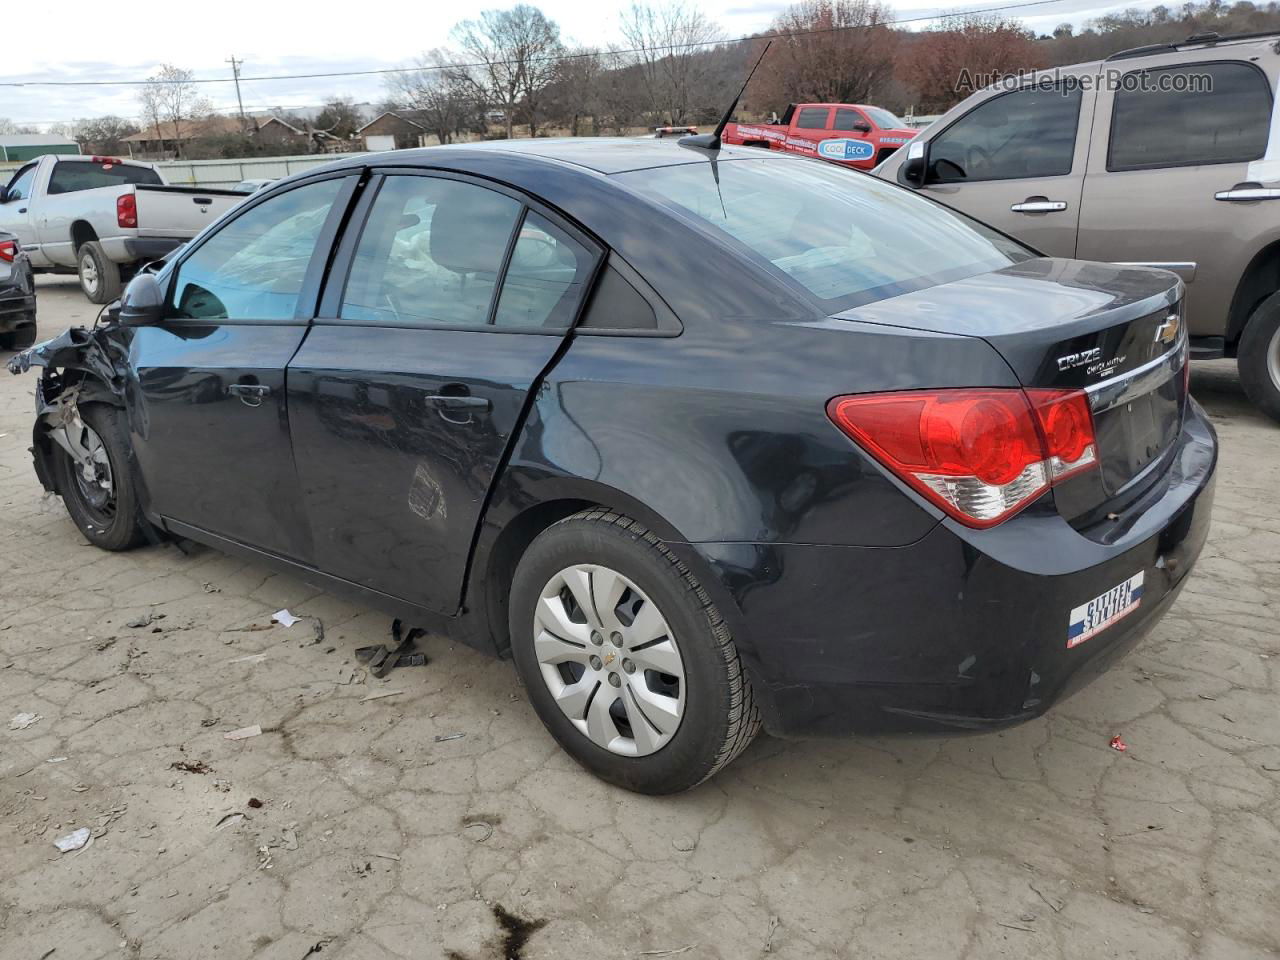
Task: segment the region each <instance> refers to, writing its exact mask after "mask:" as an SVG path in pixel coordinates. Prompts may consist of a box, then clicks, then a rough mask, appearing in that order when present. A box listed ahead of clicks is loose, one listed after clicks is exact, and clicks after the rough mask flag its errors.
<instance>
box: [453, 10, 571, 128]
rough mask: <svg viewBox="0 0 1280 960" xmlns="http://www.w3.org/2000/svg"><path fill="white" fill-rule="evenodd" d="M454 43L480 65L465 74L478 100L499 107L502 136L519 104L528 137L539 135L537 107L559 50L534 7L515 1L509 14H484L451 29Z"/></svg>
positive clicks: (556, 34) (554, 32) (553, 31)
mask: <svg viewBox="0 0 1280 960" xmlns="http://www.w3.org/2000/svg"><path fill="white" fill-rule="evenodd" d="M453 38H454V42H455V43H457V45H458V46H459V47H460V48H461V49H462V52H463V54H464V56H465V57H467V58H468V59H470V60H474V61H477V62H478V63H479V66H478V67H476V68H474V69H473V70H471V71H468V72H467V74H466V79H467V81H468V82H469V83H470V84H471V85H472V86H473V87H474V88H475V92H476V94H477V98H478V99H482V100H484V101H485V102H486V103H487V104H488V105H490V106H494V107H501V108H502V110H503V113H504V114H505V115H506V116H505V122H506V128H507V136H508V137H510V136H512V133H513V127H514V124H515V112H516V109H517V107H519V106H520V103H521V100H522V99H523V101H524V107H525V109H526V111H527V113H528V117H529V134H530V136H536V135H537V132H538V106H539V103H540V100H541V97H542V93H543V91H545V90H546V88H547V86H548V85H549V84H550V83H551V80H552V77H553V76H554V73H555V65H556V61H557V60H558V59H559V58H560V56H561V54H562V53H563V51H564V44H563V43H562V42H561V40H560V28H559V27H558V26H556V24H555V22H554V21H551V20H548V19H547V18H546V17H545V16H544V15H543V13H542V11H541V10H539V9H538V8H537V7H532V6H529V5H528V4H524V3H520V4H517V5H516V6H514V7H512V8H511V9H510V10H485V11H484V12H482V13H481V14H480V17H479V19H476V20H464V21H463V22H462V23H460V24H458V25H457V26H456V27H454V28H453Z"/></svg>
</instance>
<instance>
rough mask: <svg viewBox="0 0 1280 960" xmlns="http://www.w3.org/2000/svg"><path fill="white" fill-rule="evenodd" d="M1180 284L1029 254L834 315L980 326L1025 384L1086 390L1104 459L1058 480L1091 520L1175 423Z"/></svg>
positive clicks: (1134, 487)
mask: <svg viewBox="0 0 1280 960" xmlns="http://www.w3.org/2000/svg"><path fill="white" fill-rule="evenodd" d="M1182 293H1183V287H1182V282H1181V281H1180V280H1179V279H1178V278H1177V277H1176V276H1175V275H1173V274H1171V273H1167V272H1165V271H1163V270H1151V269H1146V268H1142V267H1121V266H1115V265H1112V264H1105V263H1091V262H1087V261H1080V260H1059V259H1053V258H1036V259H1033V260H1027V261H1024V262H1022V263H1018V264H1014V265H1012V266H1009V267H1006V268H1004V269H1002V270H997V271H994V272H991V273H985V274H980V275H978V276H975V277H969V278H967V279H964V280H958V281H955V282H954V283H947V284H940V285H938V286H935V287H930V288H928V289H925V290H920V291H917V292H915V293H910V294H905V295H903V296H900V297H893V298H890V299H887V300H881V301H879V302H877V303H873V304H868V305H866V306H863V307H857V308H855V309H853V310H848V311H845V312H844V313H842V314H839V316H840V317H841V318H842V319H849V320H859V321H862V322H869V323H878V324H883V325H886V326H897V327H906V328H909V329H913V330H927V331H932V332H937V333H947V334H953V335H963V336H972V337H980V338H981V339H983V340H985V341H987V342H988V343H990V344H991V346H992V347H994V348H995V349H996V351H998V352H999V353H1000V355H1001V356H1002V357H1003V358H1004V360H1005V362H1006V363H1008V364H1009V366H1010V368H1011V369H1012V370H1013V372H1014V374H1015V375H1016V376H1017V378H1018V380H1019V382H1021V383H1022V384H1023V385H1024V386H1028V387H1057V388H1063V389H1083V390H1085V391H1087V392H1088V394H1089V399H1090V406H1091V408H1092V410H1093V417H1094V427H1095V431H1096V434H1097V446H1098V451H1097V452H1098V457H1099V460H1100V463H1101V469H1099V470H1091V471H1088V472H1086V473H1082V474H1079V475H1077V476H1076V477H1073V478H1071V479H1069V480H1067V481H1066V482H1064V483H1063V484H1062V485H1061V486H1059V487H1057V488H1055V491H1054V496H1055V499H1056V501H1057V504H1058V509H1059V511H1060V512H1061V513H1062V515H1063V516H1065V517H1067V518H1068V519H1069V520H1072V521H1078V522H1080V523H1087V522H1091V521H1092V520H1094V519H1097V518H1099V516H1100V515H1101V514H1105V513H1106V512H1108V511H1109V510H1112V509H1119V507H1120V505H1121V504H1124V503H1127V502H1129V501H1131V500H1132V499H1134V498H1135V497H1136V496H1137V495H1138V494H1140V493H1141V492H1142V490H1144V489H1145V488H1146V486H1147V485H1148V482H1149V481H1150V480H1153V479H1155V477H1157V476H1159V474H1160V473H1161V472H1162V466H1161V465H1162V463H1163V461H1164V460H1165V459H1166V458H1165V456H1164V455H1165V454H1166V453H1168V452H1169V450H1170V449H1171V448H1172V446H1173V444H1174V441H1175V440H1176V439H1177V437H1178V434H1179V433H1180V432H1181V429H1182V417H1183V412H1184V409H1185V404H1186V395H1187V393H1186V379H1185V376H1184V371H1185V365H1186V363H1187V338H1186V332H1185V329H1184V327H1185V324H1184V323H1183V322H1182V317H1181V309H1182ZM974 386H987V384H974Z"/></svg>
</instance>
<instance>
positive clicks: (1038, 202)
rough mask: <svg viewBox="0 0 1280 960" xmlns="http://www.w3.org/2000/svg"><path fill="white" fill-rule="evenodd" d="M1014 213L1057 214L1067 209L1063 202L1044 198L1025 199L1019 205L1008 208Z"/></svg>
mask: <svg viewBox="0 0 1280 960" xmlns="http://www.w3.org/2000/svg"><path fill="white" fill-rule="evenodd" d="M1009 209H1010V210H1012V211H1013V212H1014V213H1058V212H1060V211H1062V210H1065V209H1067V204H1066V201H1065V200H1047V199H1045V198H1044V197H1027V199H1025V200H1023V201H1022V202H1021V203H1015V204H1013V205H1012V206H1010V207H1009Z"/></svg>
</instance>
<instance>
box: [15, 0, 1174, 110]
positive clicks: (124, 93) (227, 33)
mask: <svg viewBox="0 0 1280 960" xmlns="http://www.w3.org/2000/svg"><path fill="white" fill-rule="evenodd" d="M512 2H514V0H512ZM532 2H534V3H536V5H537V6H539V7H540V8H541V9H542V11H543V12H544V13H545V14H546V15H547V16H548V17H550V18H551V19H553V20H555V21H556V22H557V23H558V24H559V25H560V29H561V34H562V36H563V37H564V38H565V39H566V40H567V41H570V42H576V43H585V44H593V45H605V44H608V43H611V42H619V41H620V37H619V36H618V17H619V14H620V12H621V11H622V10H623V9H625V7H626V6H627V5H628V3H629V0H532ZM689 2H692V3H696V5H697V6H699V7H700V8H701V9H702V10H703V11H704V12H705V13H706V14H707V15H708V16H710V17H711V18H712V19H713V20H715V21H716V22H717V23H719V24H720V25H721V26H722V28H723V29H724V30H725V32H726V34H727V35H729V36H732V37H736V36H742V35H744V34H748V33H751V32H754V31H761V30H765V29H767V28H768V26H769V24H770V22H771V21H772V20H773V18H774V16H776V15H777V13H778V12H779V11H780V10H782V9H783V8H785V7H786V6H787V3H786V2H785V0H689ZM1011 2H1016V0H988V2H983V0H977V2H975V3H971V4H968V5H961V4H958V3H952V4H949V5H947V6H944V7H938V6H924V5H922V4H920V3H918V2H912V0H904V2H901V3H893V2H892V0H890V5H891V6H892V8H893V9H894V11H895V17H896V18H915V17H926V16H933V15H936V14H939V13H942V12H959V11H964V10H973V9H981V8H983V7H987V6H997V5H1003V4H1005V3H1011ZM508 5H510V4H509V3H507V2H505V0H487V2H486V0H454V2H452V3H450V4H448V5H447V6H446V5H445V4H443V3H429V4H412V3H404V2H403V0H399V2H397V0H363V2H361V3H360V4H358V5H353V4H351V3H350V2H349V0H308V2H307V3H306V4H305V5H302V4H297V3H284V2H282V0H220V2H218V3H217V4H183V5H182V6H181V7H176V8H175V7H174V6H167V7H155V8H152V10H153V11H154V12H152V13H149V14H142V15H134V16H131V17H125V16H121V17H119V18H109V17H108V16H106V15H105V13H104V11H105V10H107V9H110V6H109V5H108V6H106V7H104V6H103V4H102V3H101V0H61V2H60V3H59V4H58V5H57V8H56V9H57V23H58V24H59V26H58V27H54V26H48V27H42V26H41V25H40V18H39V17H38V16H34V17H29V18H26V19H25V22H26V24H27V26H26V27H25V28H24V30H23V32H22V37H21V42H20V43H19V42H15V41H16V40H17V39H18V38H17V36H16V35H15V36H12V37H10V38H9V39H8V41H6V42H5V44H4V47H5V54H4V58H3V60H0V83H6V82H8V83H12V82H15V81H31V80H95V81H104V80H110V81H115V80H139V79H144V78H146V77H147V76H149V75H150V74H152V73H154V72H155V70H156V68H157V66H158V65H159V64H160V63H165V62H167V63H172V64H175V65H177V66H179V67H184V68H186V69H188V70H191V71H192V72H193V73H194V74H195V76H196V77H197V78H222V79H224V80H227V81H229V80H230V78H231V66H230V64H229V63H227V62H226V61H227V59H228V58H229V57H232V56H235V57H236V58H238V59H240V60H243V61H244V66H243V67H242V69H241V75H242V77H245V78H248V79H246V80H244V81H242V83H241V93H242V95H243V97H244V104H245V109H246V110H268V109H271V108H274V107H283V108H285V109H289V108H293V107H302V106H312V105H316V104H319V103H322V102H323V101H324V100H325V99H326V98H327V97H329V96H332V95H346V96H350V97H352V98H353V99H355V100H356V101H357V102H364V101H369V102H377V101H379V100H381V99H382V98H383V97H384V95H385V89H384V86H383V81H382V79H381V78H379V77H376V76H371V77H346V78H332V79H320V80H276V81H267V80H262V79H253V78H255V77H257V78H260V77H267V76H278V75H281V74H297V73H317V72H335V71H346V70H378V69H393V68H397V67H403V66H406V65H409V64H411V63H412V62H413V60H414V58H415V57H417V56H418V55H419V54H421V53H423V52H424V51H426V50H429V49H431V48H433V47H439V46H447V45H448V40H449V30H450V28H451V27H452V26H453V24H454V23H456V22H457V21H459V20H463V19H466V18H468V17H474V16H476V15H477V14H478V13H479V12H480V10H482V9H486V8H491V7H501V6H508ZM1133 5H1134V4H1133V3H1121V4H1116V5H1107V4H1106V0H1052V2H1049V3H1045V4H1040V5H1036V6H1030V7H1027V8H1024V9H1022V10H1009V11H1007V12H1006V16H1010V17H1014V16H1016V17H1018V18H1019V19H1021V20H1022V21H1023V22H1024V23H1025V24H1026V26H1027V27H1028V28H1029V29H1032V30H1035V31H1036V32H1037V33H1047V32H1049V31H1051V30H1052V29H1053V27H1054V26H1055V25H1057V24H1059V23H1063V22H1071V23H1072V24H1073V25H1076V26H1079V25H1080V24H1082V23H1083V22H1084V21H1086V20H1089V19H1092V18H1093V17H1097V16H1099V15H1101V14H1104V13H1107V12H1109V11H1115V10H1120V9H1123V8H1124V7H1127V6H1133ZM1138 5H1139V6H1154V2H1151V3H1148V4H1142V3H1139V4H1138ZM144 8H145V5H142V4H126V5H124V6H123V7H122V8H121V9H132V10H139V11H141V10H143V9H144ZM32 9H33V10H34V9H37V8H34V7H33V8H32ZM174 9H183V10H184V14H185V16H184V18H183V20H181V21H179V20H178V19H176V18H175V17H174V16H173V15H172V11H173V10H174ZM355 10H358V11H359V14H358V15H356V14H354V13H353V11H355ZM445 10H447V11H448V14H449V15H445V16H442V15H441V14H442V12H444V11H445ZM918 26H920V27H927V26H928V24H927V23H921V24H919V25H918ZM201 91H202V92H203V93H204V94H205V95H206V96H207V97H208V98H209V99H210V100H211V101H212V102H213V104H214V106H215V108H216V109H219V110H228V111H229V110H233V109H234V108H235V103H236V100H235V88H234V86H233V85H232V84H231V83H230V82H224V83H211V84H204V85H202V86H201ZM108 113H113V114H117V115H119V116H125V117H131V118H137V117H138V115H139V113H140V111H139V108H138V104H137V88H136V87H128V86H98V87H47V86H46V87H41V86H25V87H13V86H0V117H4V118H8V119H10V120H13V121H15V122H17V123H23V124H37V125H39V126H41V127H46V126H47V125H49V124H51V123H57V122H66V121H71V120H75V119H77V118H82V117H96V116H101V115H103V114H108Z"/></svg>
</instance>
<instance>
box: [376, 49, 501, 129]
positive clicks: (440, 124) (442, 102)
mask: <svg viewBox="0 0 1280 960" xmlns="http://www.w3.org/2000/svg"><path fill="white" fill-rule="evenodd" d="M450 60H451V57H450V54H449V52H448V51H446V50H440V49H436V50H432V51H430V52H429V53H427V54H425V55H423V56H422V57H419V58H418V63H417V66H416V67H415V68H413V69H410V70H403V71H401V72H399V73H393V74H391V75H390V76H389V77H388V78H387V94H388V97H387V99H388V102H389V103H388V105H390V106H391V107H392V108H393V109H396V110H410V111H413V113H414V119H415V121H417V122H419V123H421V124H422V125H423V126H425V127H426V128H427V129H428V130H430V131H431V132H432V133H434V134H435V135H436V138H437V139H438V140H439V141H440V142H441V143H451V142H452V141H453V138H454V137H455V136H457V135H458V134H459V133H461V132H463V131H464V130H467V129H469V128H470V127H471V126H472V125H473V124H475V122H476V121H477V118H478V116H479V114H480V112H481V110H482V109H483V104H482V103H479V102H478V101H477V100H476V96H475V86H474V84H473V83H472V81H471V79H470V78H469V77H468V76H466V75H465V73H463V72H462V71H460V70H458V69H457V68H456V67H451V66H449V63H450Z"/></svg>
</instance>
